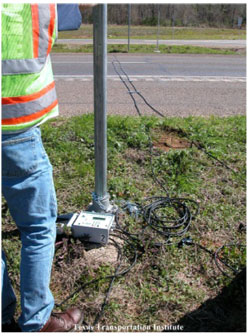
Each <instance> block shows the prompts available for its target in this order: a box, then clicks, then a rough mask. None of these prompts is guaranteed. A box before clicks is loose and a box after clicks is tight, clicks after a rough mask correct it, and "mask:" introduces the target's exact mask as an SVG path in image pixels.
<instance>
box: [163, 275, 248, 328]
mask: <svg viewBox="0 0 250 336" xmlns="http://www.w3.org/2000/svg"><path fill="white" fill-rule="evenodd" d="M176 325H179V326H183V327H184V328H183V331H184V332H216V331H217V332H245V331H246V269H243V270H242V271H241V272H240V273H239V274H238V275H237V276H236V277H235V278H234V279H233V280H232V282H231V283H230V284H229V285H228V286H226V287H224V288H223V289H222V291H221V293H220V294H219V295H218V296H216V297H215V298H214V299H209V300H207V301H206V302H204V303H203V304H202V305H201V306H200V307H199V308H198V309H197V310H195V311H193V312H191V313H188V314H186V315H184V316H183V317H182V318H181V319H180V320H179V321H178V322H177V323H176ZM164 332H168V331H167V330H164Z"/></svg>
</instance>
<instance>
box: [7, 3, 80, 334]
mask: <svg viewBox="0 0 250 336" xmlns="http://www.w3.org/2000/svg"><path fill="white" fill-rule="evenodd" d="M1 6H2V193H3V196H4V198H5V199H6V201H7V204H8V207H9V210H10V213H11V216H12V217H13V219H14V221H15V223H16V225H17V227H18V229H19V231H20V235H21V242H22V248H21V263H20V294H21V310H22V312H21V316H20V317H19V319H18V325H19V327H20V328H21V331H23V332H35V331H40V332H54V331H61V332H64V331H70V330H72V329H73V328H74V326H75V324H81V323H82V320H83V312H82V311H81V310H80V309H78V308H76V307H72V308H69V309H68V310H67V311H66V312H63V313H53V312H52V310H53V307H54V298H53V295H52V293H51V291H50V288H49V284H50V276H51V268H52V261H53V256H54V243H55V238H56V224H55V223H56V218H57V201H56V193H55V188H54V183H53V174H52V166H51V163H50V161H49V158H48V156H47V154H46V151H45V149H44V147H43V143H42V138H41V131H40V128H39V126H40V125H41V124H42V123H44V122H45V121H47V120H49V119H50V118H54V117H56V116H57V115H58V101H57V97H56V90H55V83H54V79H53V73H52V66H51V61H50V52H51V48H52V46H53V44H54V42H55V39H56V36H57V9H56V5H55V4H29V3H14V4H13V3H12V4H11V3H6V4H2V5H1ZM15 306H16V297H15V293H14V291H13V288H12V286H11V283H10V279H9V277H8V271H7V264H6V257H5V255H4V252H3V251H2V330H3V331H6V329H8V326H11V325H13V323H14V320H13V316H14V312H15Z"/></svg>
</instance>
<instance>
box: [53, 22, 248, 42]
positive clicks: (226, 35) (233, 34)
mask: <svg viewBox="0 0 250 336" xmlns="http://www.w3.org/2000/svg"><path fill="white" fill-rule="evenodd" d="M130 34H131V35H130V37H131V39H148V40H151V39H152V40H155V39H156V38H157V27H153V26H152V27H149V26H131V33H130ZM92 37H93V26H92V25H89V24H86V25H81V27H80V29H79V30H75V31H67V32H59V35H58V38H59V39H67V38H68V39H71V38H78V39H79V38H92ZM127 37H128V27H127V26H126V25H125V26H119V25H108V38H110V39H112V38H114V39H118V38H120V39H127ZM159 38H160V39H165V40H166V39H167V40H241V39H243V40H244V39H246V30H244V29H241V30H239V29H225V28H187V27H175V28H174V30H173V29H172V27H160V30H159Z"/></svg>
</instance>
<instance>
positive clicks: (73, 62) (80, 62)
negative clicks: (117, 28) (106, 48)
mask: <svg viewBox="0 0 250 336" xmlns="http://www.w3.org/2000/svg"><path fill="white" fill-rule="evenodd" d="M107 63H108V64H112V62H107ZM119 63H121V64H147V63H148V62H119ZM52 64H72V65H74V64H94V63H93V61H92V62H87V61H79V62H75V61H71V62H70V61H52Z"/></svg>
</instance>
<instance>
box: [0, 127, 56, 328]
mask: <svg viewBox="0 0 250 336" xmlns="http://www.w3.org/2000/svg"><path fill="white" fill-rule="evenodd" d="M2 192H3V195H4V197H5V199H6V201H7V204H8V207H9V210H10V213H11V216H12V217H13V219H14V221H15V223H16V225H17V227H18V229H19V231H20V234H21V241H22V249H21V265H20V291H21V308H22V313H21V316H20V318H19V320H18V323H19V325H20V327H21V329H22V331H24V332H31V331H38V330H40V329H41V328H42V327H43V326H44V324H45V323H46V322H47V320H48V319H49V317H50V314H51V311H52V309H53V307H54V298H53V296H52V293H51V291H50V289H49V283H50V274H51V267H52V261H53V256H54V243H55V237H56V224H55V222H56V217H57V204H56V194H55V189H54V184H53V176H52V166H51V164H50V162H49V159H48V156H47V154H46V152H45V150H44V147H43V144H42V140H41V132H40V129H39V128H38V127H36V128H32V129H30V130H28V131H25V132H23V133H18V134H8V135H2ZM15 303H16V298H15V294H14V292H13V290H12V287H11V284H10V281H9V278H8V273H7V267H6V260H5V257H4V256H3V257H2V323H5V322H7V321H8V320H10V319H11V318H12V317H13V313H14V310H15Z"/></svg>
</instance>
